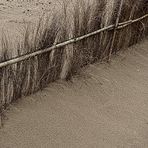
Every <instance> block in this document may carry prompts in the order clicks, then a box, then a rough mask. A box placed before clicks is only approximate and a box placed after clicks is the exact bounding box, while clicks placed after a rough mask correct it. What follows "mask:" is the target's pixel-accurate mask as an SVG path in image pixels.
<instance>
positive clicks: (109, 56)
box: [108, 0, 124, 62]
mask: <svg viewBox="0 0 148 148" xmlns="http://www.w3.org/2000/svg"><path fill="white" fill-rule="evenodd" d="M123 2H124V0H120V4H119V10H118V13H117V18H116V21H115V26H114V30H113V37H112V41H111V46H110V50H109V54H108V62H110V59H111V54H112V51H113V47H114V42H115V38H116V34H117V28H118V24H119V19H120V16H121V11H122V6H123Z"/></svg>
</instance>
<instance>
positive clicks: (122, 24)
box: [0, 14, 148, 68]
mask: <svg viewBox="0 0 148 148" xmlns="http://www.w3.org/2000/svg"><path fill="white" fill-rule="evenodd" d="M146 17H148V14H146V15H144V16H142V17H140V18H137V19H134V20H129V21H126V22H122V23H119V24H118V27H117V29H122V28H124V27H126V26H128V25H130V24H132V23H136V22H138V21H141V20H143V19H145V18H146ZM114 27H115V25H110V26H107V27H104V28H102V29H99V30H97V31H94V32H91V33H88V34H86V35H83V36H80V37H77V38H74V39H70V40H68V41H65V42H63V43H59V44H57V45H53V46H52V47H49V48H46V49H43V50H39V51H35V52H33V53H28V54H26V55H22V56H19V57H16V58H13V59H10V60H7V61H4V62H2V63H0V68H2V67H6V66H8V65H12V64H16V63H18V62H21V61H24V60H26V59H29V58H31V57H35V56H37V55H40V54H43V53H46V52H50V51H52V50H54V49H57V48H60V47H64V46H66V45H69V44H72V43H76V42H78V41H81V40H83V39H86V38H88V37H91V36H94V35H97V34H99V33H100V32H103V31H106V30H113V29H114Z"/></svg>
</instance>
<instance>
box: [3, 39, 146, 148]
mask: <svg viewBox="0 0 148 148" xmlns="http://www.w3.org/2000/svg"><path fill="white" fill-rule="evenodd" d="M7 117H8V120H6V121H5V127H4V128H3V129H1V130H0V148H148V40H145V41H144V42H143V43H141V44H140V45H136V46H134V47H132V48H130V49H129V50H128V51H126V52H120V54H119V55H118V56H116V57H113V59H112V64H111V65H108V64H105V63H104V64H99V63H98V64H94V65H90V66H88V67H86V68H84V69H83V70H82V72H81V74H80V75H79V76H75V77H74V78H73V80H72V82H62V81H58V82H55V83H52V84H50V85H49V86H48V88H46V89H44V90H43V91H40V92H38V93H36V94H34V95H32V96H30V97H26V98H24V99H23V100H20V101H18V102H17V103H16V104H13V105H12V107H11V108H10V110H9V111H7Z"/></svg>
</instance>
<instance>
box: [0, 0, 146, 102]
mask: <svg viewBox="0 0 148 148" xmlns="http://www.w3.org/2000/svg"><path fill="white" fill-rule="evenodd" d="M133 4H134V5H133ZM118 9H119V1H118V0H104V1H102V0H91V1H90V0H66V1H64V0H61V1H59V5H58V10H57V9H55V10H53V12H50V13H49V14H44V15H43V16H42V17H41V18H39V21H38V23H37V24H36V25H27V26H24V33H23V35H22V38H23V39H21V40H20V41H19V42H18V43H17V47H16V49H15V51H16V52H15V54H14V53H11V51H12V50H11V48H12V47H13V46H12V43H11V40H10V38H9V36H8V33H7V35H6V33H3V36H2V39H1V42H2V43H1V45H2V50H0V51H1V53H0V55H1V56H0V62H3V61H6V60H8V59H11V58H14V57H18V56H21V55H24V54H27V53H31V52H34V51H37V50H43V49H45V48H49V47H51V46H53V45H55V44H57V43H61V42H63V41H66V40H69V39H71V38H75V37H79V36H81V35H85V34H87V33H90V32H92V31H96V30H98V29H100V28H103V27H105V26H108V25H110V24H113V23H114V22H115V20H116V16H117V11H118ZM145 13H148V7H147V3H145V1H144V0H140V1H134V0H125V2H124V5H123V8H122V15H121V18H120V22H123V21H127V20H129V19H134V18H137V17H140V16H142V15H143V14H145ZM147 26H148V20H147V19H145V20H143V21H141V22H138V23H136V24H134V25H132V26H128V27H126V28H125V29H123V30H120V31H118V33H117V36H116V39H115V44H114V50H113V52H115V51H118V50H121V49H123V48H125V47H128V46H131V45H132V44H135V43H136V42H138V41H139V40H141V39H142V38H143V37H144V36H145V35H148V29H147ZM112 34H113V32H112V31H106V32H102V33H100V34H98V35H95V36H93V37H90V38H88V39H85V40H83V41H79V42H77V43H74V44H70V45H66V46H65V47H62V48H59V49H55V50H53V51H50V52H48V53H44V54H42V55H38V56H36V57H32V58H30V59H27V60H25V61H22V62H19V63H17V64H13V65H11V66H7V67H4V68H1V69H0V101H1V104H2V105H6V104H9V103H10V102H12V101H15V100H17V99H19V98H21V97H22V96H26V95H29V94H31V93H34V92H36V91H38V90H40V89H43V88H44V87H46V86H47V84H48V83H50V82H53V81H55V80H56V79H59V78H60V79H66V80H69V79H70V78H71V76H72V75H73V74H74V73H76V72H77V71H78V70H79V69H80V68H81V67H83V66H85V65H88V64H90V63H94V62H96V61H98V60H100V59H103V58H104V57H106V56H107V55H108V51H109V48H110V43H111V38H112Z"/></svg>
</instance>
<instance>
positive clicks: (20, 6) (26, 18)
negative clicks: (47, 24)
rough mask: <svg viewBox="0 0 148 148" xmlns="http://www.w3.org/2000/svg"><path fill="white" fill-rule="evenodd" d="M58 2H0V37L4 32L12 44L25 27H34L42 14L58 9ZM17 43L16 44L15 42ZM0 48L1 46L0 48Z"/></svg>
mask: <svg viewBox="0 0 148 148" xmlns="http://www.w3.org/2000/svg"><path fill="white" fill-rule="evenodd" d="M57 1H59V0H0V37H1V35H2V33H3V32H5V33H6V34H7V36H8V34H9V38H10V39H11V42H12V43H13V44H14V45H13V46H15V43H17V42H18V40H20V39H21V38H22V33H24V32H25V27H26V26H28V25H35V24H36V23H37V22H38V20H39V18H40V17H41V16H42V15H43V14H44V13H50V12H52V11H53V10H54V8H55V7H56V9H58V4H57ZM16 41H17V42H16ZM0 47H1V46H0Z"/></svg>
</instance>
